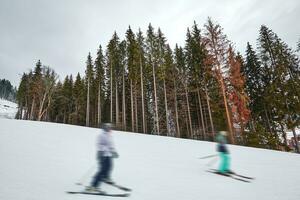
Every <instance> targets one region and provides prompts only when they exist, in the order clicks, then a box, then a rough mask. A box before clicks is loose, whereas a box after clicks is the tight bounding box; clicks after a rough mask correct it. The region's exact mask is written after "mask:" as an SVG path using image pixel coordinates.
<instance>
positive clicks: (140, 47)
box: [136, 29, 147, 133]
mask: <svg viewBox="0 0 300 200" xmlns="http://www.w3.org/2000/svg"><path fill="white" fill-rule="evenodd" d="M136 40H137V45H138V54H139V67H140V84H141V86H140V88H141V92H140V93H141V99H142V125H143V133H146V132H147V127H146V114H145V98H144V87H145V86H144V85H145V83H144V79H145V78H144V76H145V75H144V71H145V48H146V47H145V39H144V37H143V33H142V31H141V30H140V29H139V32H138V33H137V39H136Z"/></svg>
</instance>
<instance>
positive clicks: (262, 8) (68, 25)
mask: <svg viewBox="0 0 300 200" xmlns="http://www.w3.org/2000/svg"><path fill="white" fill-rule="evenodd" d="M208 16H210V17H212V19H213V20H214V21H217V22H218V23H220V25H221V26H222V27H223V28H224V32H225V33H226V34H227V36H228V38H229V39H230V40H231V41H232V42H233V43H234V44H235V46H236V48H237V50H239V51H241V53H242V54H244V50H245V47H246V43H247V42H248V41H249V42H250V43H251V44H252V45H255V44H256V39H257V37H258V31H259V28H260V26H261V25H262V24H265V25H267V26H268V27H269V28H271V29H272V30H273V31H274V32H275V33H277V34H278V36H279V37H280V38H282V39H283V40H284V41H285V42H286V43H288V44H289V46H290V47H292V48H294V49H295V47H296V43H297V41H298V40H299V39H300V25H299V22H298V20H299V18H300V1H299V0H285V1H283V0H262V1H261V0H210V1H207V0H206V1H205V0H173V1H171V0H170V1H166V0H151V1H150V0H149V1H145V0H126V1H125V0H123V1H122V0H119V1H117V0H109V1H107V0H106V1H105V0H61V1H60V0H51V1H49V0H46V1H45V0H19V1H17V0H0V27H1V29H0V78H5V79H8V80H10V81H11V82H12V84H14V85H17V84H19V80H20V77H21V75H22V73H23V72H28V70H29V69H32V68H33V67H34V66H35V63H36V62H37V60H38V59H40V60H41V61H42V63H43V64H44V65H48V66H50V67H52V68H54V69H55V71H56V72H57V73H58V74H59V75H60V78H61V79H63V78H64V76H66V75H67V74H73V75H75V74H76V73H77V72H80V73H82V74H83V73H84V70H85V61H86V57H87V55H88V52H89V51H90V52H91V53H92V56H93V58H95V55H96V51H97V49H98V47H99V45H100V44H101V45H102V46H103V47H106V45H107V42H108V41H109V39H110V38H111V36H112V34H113V32H114V31H117V33H118V35H119V37H120V38H124V36H125V32H126V30H127V28H128V26H129V25H130V26H131V27H132V29H133V30H134V32H137V31H138V28H139V27H140V28H141V29H142V31H143V32H144V33H145V32H146V30H147V26H148V24H149V23H150V22H151V24H152V25H153V26H154V27H155V29H157V28H158V27H160V28H161V29H162V31H163V33H164V34H165V36H166V38H167V39H168V42H169V43H170V44H171V46H172V48H173V47H174V46H175V44H176V43H178V44H180V45H184V41H185V35H186V29H187V27H191V26H192V25H193V21H194V20H195V21H196V22H197V24H198V25H199V27H201V28H202V27H203V24H204V23H205V22H206V20H207V17H208Z"/></svg>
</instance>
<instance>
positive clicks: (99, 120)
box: [77, 81, 101, 127]
mask: <svg viewBox="0 0 300 200" xmlns="http://www.w3.org/2000/svg"><path fill="white" fill-rule="evenodd" d="M77 113H78V111H77ZM97 114H98V127H100V125H101V83H100V81H99V88H98V113H97Z"/></svg>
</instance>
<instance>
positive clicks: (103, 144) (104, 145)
mask: <svg viewBox="0 0 300 200" xmlns="http://www.w3.org/2000/svg"><path fill="white" fill-rule="evenodd" d="M97 150H98V151H101V152H102V153H103V156H107V157H111V156H113V153H114V152H116V149H115V146H114V142H113V139H112V136H111V133H110V132H105V131H104V130H102V131H101V133H100V135H99V136H98V138H97Z"/></svg>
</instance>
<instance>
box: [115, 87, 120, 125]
mask: <svg viewBox="0 0 300 200" xmlns="http://www.w3.org/2000/svg"><path fill="white" fill-rule="evenodd" d="M115 84H116V126H117V127H118V126H119V97H118V96H119V95H118V84H117V82H116V83H115Z"/></svg>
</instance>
